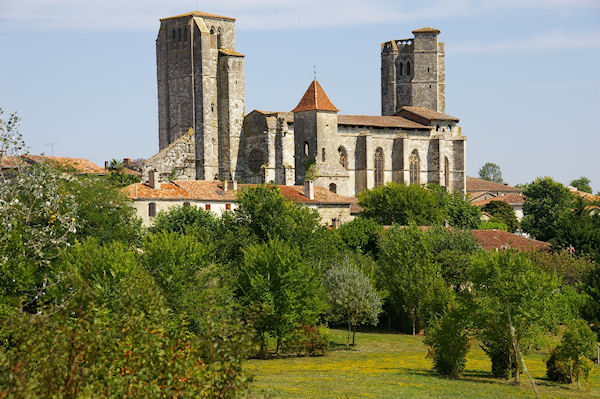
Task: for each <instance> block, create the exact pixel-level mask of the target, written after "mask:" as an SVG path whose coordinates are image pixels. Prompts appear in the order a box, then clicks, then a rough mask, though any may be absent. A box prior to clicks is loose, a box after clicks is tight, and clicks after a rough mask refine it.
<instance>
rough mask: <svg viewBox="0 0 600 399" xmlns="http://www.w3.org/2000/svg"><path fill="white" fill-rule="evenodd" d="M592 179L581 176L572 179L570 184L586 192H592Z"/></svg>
mask: <svg viewBox="0 0 600 399" xmlns="http://www.w3.org/2000/svg"><path fill="white" fill-rule="evenodd" d="M590 183H591V181H590V179H588V178H587V177H584V176H581V177H580V178H579V179H575V180H571V183H569V185H570V186H573V187H575V188H576V189H577V190H579V191H583V192H584V193H590V194H591V193H592V187H591V186H590Z"/></svg>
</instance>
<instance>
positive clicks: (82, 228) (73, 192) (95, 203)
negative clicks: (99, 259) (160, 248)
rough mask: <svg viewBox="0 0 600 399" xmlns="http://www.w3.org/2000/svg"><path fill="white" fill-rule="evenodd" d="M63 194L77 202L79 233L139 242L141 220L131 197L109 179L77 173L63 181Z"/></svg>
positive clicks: (112, 239)
mask: <svg viewBox="0 0 600 399" xmlns="http://www.w3.org/2000/svg"><path fill="white" fill-rule="evenodd" d="M61 186H62V191H63V192H64V195H68V196H71V197H72V198H73V200H74V201H75V202H76V203H77V205H78V207H77V223H78V231H77V233H78V237H80V238H81V237H86V236H89V237H96V238H98V239H100V241H102V242H110V241H115V240H119V241H123V242H127V243H136V242H139V239H140V237H141V220H140V219H139V218H138V217H137V216H136V212H135V209H134V208H133V207H132V206H131V202H130V200H129V199H128V198H127V197H126V196H125V195H124V194H123V193H122V192H121V191H119V190H118V188H117V187H115V186H114V185H113V184H111V183H110V182H108V181H106V180H105V179H103V178H101V177H96V176H77V177H71V178H69V179H63V180H62V181H61Z"/></svg>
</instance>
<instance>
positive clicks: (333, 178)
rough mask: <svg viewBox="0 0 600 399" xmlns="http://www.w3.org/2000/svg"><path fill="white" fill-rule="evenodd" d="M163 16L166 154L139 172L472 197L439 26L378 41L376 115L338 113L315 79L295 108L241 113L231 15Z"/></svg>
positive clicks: (241, 81)
mask: <svg viewBox="0 0 600 399" xmlns="http://www.w3.org/2000/svg"><path fill="white" fill-rule="evenodd" d="M160 22H161V24H160V29H159V32H158V38H157V40H156V56H157V80H158V119H159V132H158V135H159V152H158V153H157V154H156V155H154V156H153V157H151V158H149V159H148V160H147V161H146V163H145V166H144V170H145V172H144V176H143V178H145V179H147V178H148V175H149V171H156V174H157V175H158V176H159V179H160V180H161V181H171V180H221V181H236V182H240V183H246V184H260V183H274V184H278V185H288V186H292V185H302V184H303V183H304V181H305V180H307V177H308V179H310V180H313V181H314V185H315V186H318V187H323V188H326V189H328V190H329V191H331V192H334V193H337V194H338V195H341V196H347V197H352V196H356V195H357V194H358V193H360V192H362V191H363V190H365V189H372V188H376V187H379V186H381V185H383V184H386V183H388V182H391V181H394V182H403V183H406V184H420V185H424V184H427V183H436V184H439V185H441V186H443V187H445V188H446V190H448V191H457V192H460V193H464V192H465V181H466V179H465V141H466V138H465V136H464V135H463V134H462V132H461V127H460V126H458V122H459V119H458V118H456V117H453V116H449V115H446V114H445V113H444V112H445V62H444V43H442V42H440V41H439V40H438V38H439V34H440V31H439V30H437V29H434V28H422V29H417V30H414V31H413V32H412V33H413V35H414V37H413V38H409V39H399V40H391V41H388V42H385V43H382V44H381V115H345V114H341V113H340V110H339V109H338V108H337V107H336V106H335V105H334V103H335V99H330V98H329V97H328V96H327V94H326V92H325V90H324V89H323V87H322V86H321V84H320V83H319V82H318V81H317V80H316V79H315V80H313V81H312V82H310V83H309V85H308V88H307V90H306V92H305V94H304V96H302V98H301V99H299V102H298V105H297V106H296V107H295V108H294V109H292V110H290V111H264V110H253V111H252V112H250V113H248V114H247V115H245V76H244V58H245V56H244V55H243V54H240V53H238V52H237V51H236V50H235V19H234V18H230V17H224V16H219V15H213V14H208V13H204V12H199V11H194V12H190V13H186V14H182V15H177V16H174V17H169V18H164V19H161V21H160ZM307 168H308V169H307ZM307 175H308V176H307Z"/></svg>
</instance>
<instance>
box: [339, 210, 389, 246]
mask: <svg viewBox="0 0 600 399" xmlns="http://www.w3.org/2000/svg"><path fill="white" fill-rule="evenodd" d="M336 231H337V233H338V234H339V235H340V237H341V238H342V240H344V242H345V243H346V245H347V246H348V247H349V248H350V249H352V250H354V251H357V252H361V253H363V254H367V253H368V254H373V255H374V254H376V253H377V242H378V241H379V239H380V237H381V233H382V232H383V229H382V227H381V225H380V224H379V223H377V222H376V221H374V220H372V219H366V218H361V217H358V218H355V219H354V220H352V221H351V222H348V223H344V224H343V225H341V226H340V227H339V228H338V229H337V230H336Z"/></svg>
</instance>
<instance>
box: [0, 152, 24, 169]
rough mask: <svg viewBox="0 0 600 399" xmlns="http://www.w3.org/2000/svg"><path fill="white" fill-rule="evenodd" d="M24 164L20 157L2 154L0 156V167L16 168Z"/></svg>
mask: <svg viewBox="0 0 600 399" xmlns="http://www.w3.org/2000/svg"><path fill="white" fill-rule="evenodd" d="M20 166H24V163H23V161H22V160H21V158H19V157H17V156H14V155H4V156H2V157H0V169H16V168H18V167H20Z"/></svg>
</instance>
